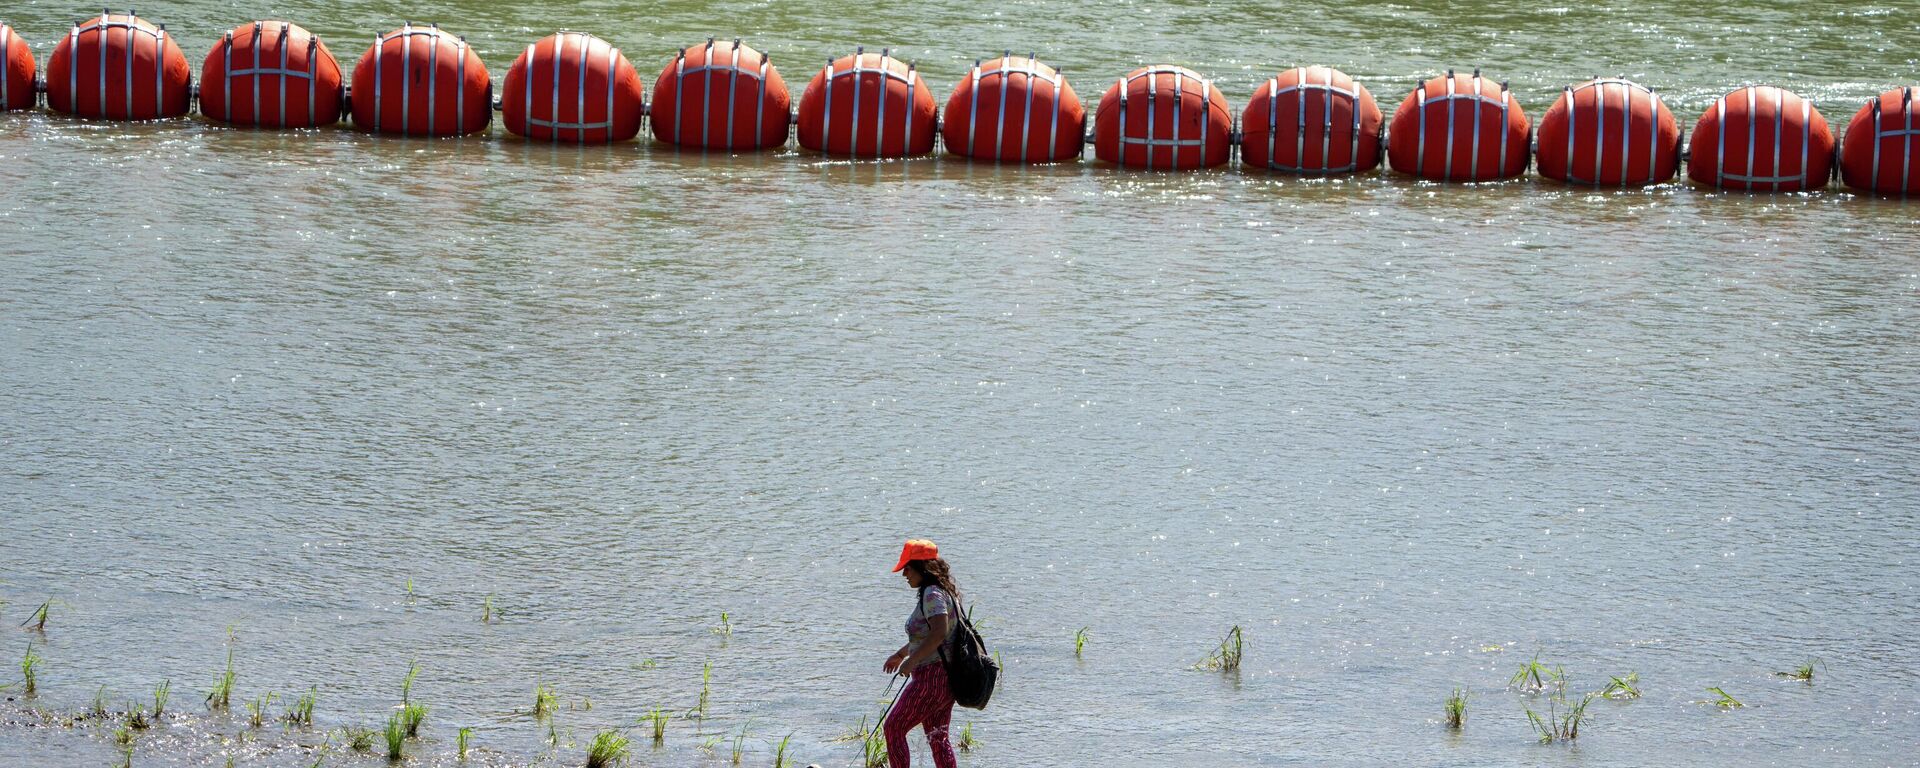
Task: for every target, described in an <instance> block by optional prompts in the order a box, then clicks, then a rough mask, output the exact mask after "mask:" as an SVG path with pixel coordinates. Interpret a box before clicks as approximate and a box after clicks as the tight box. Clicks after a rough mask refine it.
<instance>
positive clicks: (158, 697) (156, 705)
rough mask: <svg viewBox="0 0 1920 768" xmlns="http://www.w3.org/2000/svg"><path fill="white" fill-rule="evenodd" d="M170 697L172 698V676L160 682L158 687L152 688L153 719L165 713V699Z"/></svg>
mask: <svg viewBox="0 0 1920 768" xmlns="http://www.w3.org/2000/svg"><path fill="white" fill-rule="evenodd" d="M171 698H173V678H167V679H166V680H162V681H161V682H160V687H158V688H155V689H153V716H154V718H155V719H158V718H159V717H160V716H161V715H163V714H165V713H166V711H167V700H168V699H171Z"/></svg>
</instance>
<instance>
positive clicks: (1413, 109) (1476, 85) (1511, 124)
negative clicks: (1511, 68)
mask: <svg viewBox="0 0 1920 768" xmlns="http://www.w3.org/2000/svg"><path fill="white" fill-rule="evenodd" d="M1389 130H1390V133H1389V135H1388V137H1387V159H1388V161H1389V162H1391V163H1392V164H1393V169H1394V170H1396V171H1399V172H1401V173H1406V174H1412V175H1414V176H1418V177H1420V178H1423V179H1427V180H1429V181H1494V180H1497V179H1510V178H1513V177H1515V176H1519V175H1520V174H1522V173H1524V172H1526V170H1527V159H1528V157H1529V148H1530V144H1531V143H1532V139H1533V135H1532V126H1531V123H1530V122H1529V121H1528V120H1527V113H1526V111H1525V110H1522V109H1521V108H1520V105H1519V104H1516V103H1514V101H1513V92H1512V91H1510V90H1508V89H1507V84H1506V83H1493V82H1489V81H1488V80H1487V79H1486V78H1483V77H1481V76H1480V70H1477V69H1476V70H1474V71H1473V74H1471V75H1456V74H1454V73H1453V71H1451V70H1449V71H1448V72H1447V74H1445V75H1442V76H1440V77H1436V78H1433V79H1431V80H1428V81H1426V82H1423V83H1421V84H1420V86H1419V87H1417V88H1415V89H1414V90H1413V92H1412V93H1409V94H1407V98H1406V100H1405V101H1402V102H1400V108H1399V109H1396V110H1394V112H1393V123H1392V125H1391V126H1390V128H1389Z"/></svg>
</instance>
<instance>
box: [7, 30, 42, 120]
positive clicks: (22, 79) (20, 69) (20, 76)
mask: <svg viewBox="0 0 1920 768" xmlns="http://www.w3.org/2000/svg"><path fill="white" fill-rule="evenodd" d="M34 67H35V63H34V61H33V49H32V48H30V47H28V46H27V41H25V40H22V39H20V36H19V35H16V34H14V33H13V27H9V26H7V25H5V24H0V112H5V111H7V110H11V109H32V108H33V106H34V103H35V102H37V101H39V100H40V94H39V93H37V92H35V91H34V88H33V76H34V73H35V70H34Z"/></svg>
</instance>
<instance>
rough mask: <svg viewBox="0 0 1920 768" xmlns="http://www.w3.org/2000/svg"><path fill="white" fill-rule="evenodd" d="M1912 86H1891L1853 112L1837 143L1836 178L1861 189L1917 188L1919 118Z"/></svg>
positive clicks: (1909, 190)
mask: <svg viewBox="0 0 1920 768" xmlns="http://www.w3.org/2000/svg"><path fill="white" fill-rule="evenodd" d="M1913 91H1914V89H1913V88H1912V87H1906V88H1895V89H1893V90H1891V91H1887V92H1886V93H1883V94H1880V96H1879V97H1878V98H1875V99H1874V100H1872V101H1869V102H1867V105H1866V106H1864V107H1861V108H1860V111H1859V112H1856V113H1854V115H1853V121H1852V122H1850V123H1848V124H1847V136H1846V140H1845V141H1844V142H1843V143H1842V144H1841V145H1840V178H1841V179H1842V180H1843V181H1845V182H1846V183H1847V186H1849V187H1852V188H1854V189H1857V190H1860V191H1862V192H1875V193H1878V194H1882V195H1905V194H1909V193H1912V192H1915V191H1920V157H1916V155H1920V123H1916V122H1915V121H1914V119H1913V111H1914V107H1913V96H1914V94H1913Z"/></svg>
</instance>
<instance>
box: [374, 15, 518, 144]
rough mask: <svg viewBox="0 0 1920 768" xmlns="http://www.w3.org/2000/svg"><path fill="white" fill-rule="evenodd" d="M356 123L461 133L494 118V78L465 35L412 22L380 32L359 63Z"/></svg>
mask: <svg viewBox="0 0 1920 768" xmlns="http://www.w3.org/2000/svg"><path fill="white" fill-rule="evenodd" d="M352 96H353V124H354V126H355V127H357V128H359V129H360V130H363V131H370V132H372V133H386V134H399V135H406V136H461V135H465V134H469V133H474V132H476V131H479V130H480V129H482V128H485V127H487V124H488V123H490V122H492V121H493V83H492V81H491V80H489V79H488V77H487V67H486V65H485V64H482V63H480V57H479V56H478V55H476V54H474V52H473V48H472V47H471V46H468V45H467V39H466V38H464V37H455V36H453V35H450V34H447V33H446V32H443V31H441V30H440V27H439V25H433V24H430V25H427V26H424V27H416V26H414V25H413V23H412V22H408V23H407V24H405V25H404V26H402V27H400V28H399V29H396V30H394V31H392V32H389V33H387V34H385V35H381V36H379V37H376V38H374V41H373V45H372V46H370V47H368V48H367V52H366V53H365V54H362V55H361V56H360V61H359V63H357V64H355V65H354V67H353V91H352Z"/></svg>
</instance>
